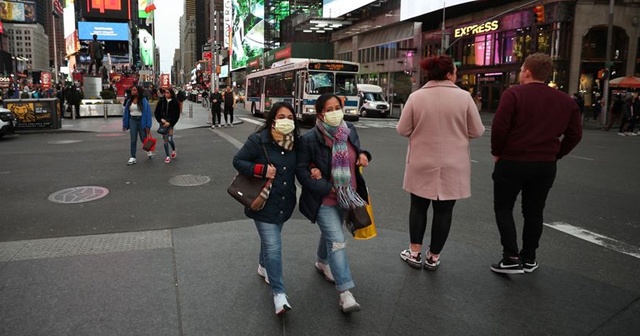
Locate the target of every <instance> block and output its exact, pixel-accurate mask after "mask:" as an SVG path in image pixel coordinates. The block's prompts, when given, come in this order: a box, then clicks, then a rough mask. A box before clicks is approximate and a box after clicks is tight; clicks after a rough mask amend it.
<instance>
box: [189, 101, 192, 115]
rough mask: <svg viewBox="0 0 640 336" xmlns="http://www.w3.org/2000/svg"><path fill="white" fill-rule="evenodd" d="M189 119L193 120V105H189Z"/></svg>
mask: <svg viewBox="0 0 640 336" xmlns="http://www.w3.org/2000/svg"><path fill="white" fill-rule="evenodd" d="M189 118H193V104H192V103H189Z"/></svg>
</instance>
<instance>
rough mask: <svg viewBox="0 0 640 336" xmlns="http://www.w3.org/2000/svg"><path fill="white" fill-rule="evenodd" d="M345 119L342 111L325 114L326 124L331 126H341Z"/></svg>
mask: <svg viewBox="0 0 640 336" xmlns="http://www.w3.org/2000/svg"><path fill="white" fill-rule="evenodd" d="M343 118H344V113H342V109H340V110H335V111H331V112H325V113H324V122H325V123H326V124H327V125H329V126H333V127H337V126H339V125H340V123H341V122H342V119H343Z"/></svg>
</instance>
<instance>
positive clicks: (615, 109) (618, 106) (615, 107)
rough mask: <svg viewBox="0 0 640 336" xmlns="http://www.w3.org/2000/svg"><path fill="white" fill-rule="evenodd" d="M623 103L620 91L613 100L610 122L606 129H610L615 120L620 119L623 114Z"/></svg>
mask: <svg viewBox="0 0 640 336" xmlns="http://www.w3.org/2000/svg"><path fill="white" fill-rule="evenodd" d="M622 105H623V103H622V95H621V94H619V93H618V94H617V95H616V98H615V99H614V100H613V103H612V104H611V109H610V111H611V112H610V113H609V123H608V124H607V127H605V128H604V130H605V131H609V130H610V129H611V126H613V124H614V123H615V122H619V121H620V116H621V115H622Z"/></svg>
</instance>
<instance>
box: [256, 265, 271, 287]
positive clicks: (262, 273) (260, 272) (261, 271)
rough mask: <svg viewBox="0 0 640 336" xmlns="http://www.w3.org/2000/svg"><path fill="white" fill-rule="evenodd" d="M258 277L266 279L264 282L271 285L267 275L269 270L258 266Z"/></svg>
mask: <svg viewBox="0 0 640 336" xmlns="http://www.w3.org/2000/svg"><path fill="white" fill-rule="evenodd" d="M258 275H260V276H261V277H263V278H264V282H266V283H269V276H268V275H267V270H266V269H265V268H264V267H262V266H260V264H258Z"/></svg>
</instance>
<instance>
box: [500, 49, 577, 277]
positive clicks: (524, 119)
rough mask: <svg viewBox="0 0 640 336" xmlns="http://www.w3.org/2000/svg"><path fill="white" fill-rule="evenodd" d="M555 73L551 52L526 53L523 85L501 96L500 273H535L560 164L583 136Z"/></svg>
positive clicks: (522, 75) (572, 102)
mask: <svg viewBox="0 0 640 336" xmlns="http://www.w3.org/2000/svg"><path fill="white" fill-rule="evenodd" d="M552 71H553V62H552V61H551V58H550V57H549V56H548V55H545V54H541V53H537V54H533V55H530V56H529V57H527V58H526V59H525V61H524V64H523V65H522V67H521V68H520V85H518V86H514V87H511V88H509V89H507V90H506V91H505V92H504V93H503V94H502V97H501V98H500V103H499V104H498V110H497V112H496V115H495V117H494V119H493V124H492V126H491V154H492V155H493V158H494V161H495V167H494V170H493V208H494V212H495V216H496V223H497V225H498V230H499V231H500V241H501V243H502V248H503V250H502V260H501V261H499V262H498V263H496V264H493V265H491V270H492V271H494V272H497V273H507V274H518V273H525V272H527V273H530V272H533V271H534V270H535V269H536V268H538V262H537V261H536V249H537V248H538V242H539V240H540V237H541V236H542V223H543V211H544V206H545V202H546V200H547V195H548V193H549V189H551V186H552V185H553V181H554V180H555V177H556V162H557V160H559V159H561V158H562V157H564V156H565V155H567V154H569V152H571V150H572V149H573V148H574V147H575V146H576V145H577V144H578V142H580V139H581V138H582V123H581V120H580V110H579V109H578V105H577V104H576V102H575V100H574V99H572V98H571V97H570V96H569V95H567V94H566V93H564V92H562V91H558V90H556V89H553V88H550V87H549V86H547V85H546V84H545V81H546V80H547V78H548V77H549V75H550V74H551V72H552ZM559 139H562V140H559ZM520 192H522V215H523V217H524V228H523V233H522V250H520V251H518V238H517V233H516V226H515V221H514V218H513V206H514V203H515V201H516V198H517V197H518V194H520Z"/></svg>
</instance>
